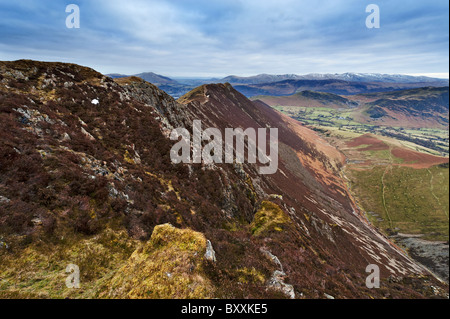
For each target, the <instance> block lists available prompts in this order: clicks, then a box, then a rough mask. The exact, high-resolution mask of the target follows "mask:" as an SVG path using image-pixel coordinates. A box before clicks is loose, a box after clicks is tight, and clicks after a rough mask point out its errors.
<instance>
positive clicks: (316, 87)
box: [108, 72, 449, 98]
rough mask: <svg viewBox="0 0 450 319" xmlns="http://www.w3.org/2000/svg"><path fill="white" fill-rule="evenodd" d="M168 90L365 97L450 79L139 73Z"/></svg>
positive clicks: (439, 84) (175, 93) (178, 93)
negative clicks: (216, 88)
mask: <svg viewBox="0 0 450 319" xmlns="http://www.w3.org/2000/svg"><path fill="white" fill-rule="evenodd" d="M108 76H110V77H112V78H121V77H127V75H125V74H109V75H108ZM134 76H137V77H140V78H142V79H143V80H145V81H147V82H150V83H152V84H154V85H156V86H158V87H159V88H160V89H162V90H164V91H166V92H167V93H169V94H170V95H172V96H173V97H175V98H179V97H180V96H182V95H184V94H186V93H187V92H189V91H191V90H193V89H194V88H195V87H197V86H198V85H202V84H209V83H230V84H231V85H233V87H235V88H236V89H237V90H238V91H239V92H241V93H242V94H244V95H245V96H247V97H253V96H256V95H274V96H282V95H291V94H294V93H297V92H301V91H305V90H310V91H317V92H327V93H334V94H345V95H348V94H363V93H374V92H386V91H394V90H404V89H412V88H419V87H426V86H428V87H430V86H432V87H442V86H448V85H449V80H447V79H438V78H431V77H426V76H410V75H400V74H377V73H342V74H317V73H312V74H306V75H296V74H284V75H270V74H259V75H255V76H249V77H240V76H235V75H230V76H227V77H225V78H222V79H218V78H210V79H178V80H174V79H171V78H168V77H165V76H162V75H158V74H155V73H153V72H145V73H140V74H136V75H134Z"/></svg>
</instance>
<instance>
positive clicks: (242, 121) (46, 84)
mask: <svg viewBox="0 0 450 319" xmlns="http://www.w3.org/2000/svg"><path fill="white" fill-rule="evenodd" d="M194 120H201V121H202V123H203V124H204V125H205V127H214V128H217V129H219V130H220V131H221V132H222V133H224V132H225V129H226V128H242V129H247V128H254V129H257V128H278V130H279V142H278V148H279V165H278V170H277V172H276V173H275V174H270V175H261V174H259V170H258V168H259V166H258V164H251V163H247V162H245V163H243V164H241V163H233V164H226V163H225V164H173V163H172V162H171V159H170V150H171V147H172V145H173V144H174V141H172V140H171V139H170V132H171V131H172V129H174V128H179V127H182V128H186V129H188V130H189V131H192V125H193V121H194ZM344 161H345V159H344V157H343V155H342V154H341V153H340V152H339V151H337V150H336V149H335V148H334V147H333V146H331V145H330V144H328V143H327V142H326V141H324V140H323V139H321V138H320V137H319V136H318V135H317V133H316V132H314V131H312V130H310V129H308V128H306V127H305V126H303V125H302V124H301V123H299V122H297V121H295V120H293V119H291V118H289V117H287V116H285V115H283V114H281V113H279V112H277V111H275V110H274V109H272V108H270V107H269V106H268V105H267V104H265V103H264V102H262V101H258V100H257V101H250V100H249V99H247V98H246V97H245V96H244V95H242V94H241V93H239V92H238V91H236V90H235V89H234V88H233V87H232V86H231V85H229V84H210V85H203V86H200V87H198V88H196V89H194V90H193V91H191V92H189V93H187V94H186V95H184V96H182V97H181V98H179V99H178V100H175V99H173V98H172V97H171V96H169V95H168V94H166V93H165V92H163V91H161V90H160V89H158V88H157V87H156V86H154V85H153V84H150V83H148V82H146V81H144V80H142V79H140V78H138V77H124V78H118V79H112V78H110V77H107V76H104V75H102V74H100V73H98V72H96V71H94V70H92V69H89V68H86V67H82V66H78V65H74V64H64V63H44V62H36V61H30V60H20V61H15V62H0V296H1V297H4V298H323V299H326V298H329V299H331V298H430V297H448V285H446V284H445V283H442V282H441V281H440V280H438V279H437V278H436V277H435V276H434V275H433V274H432V273H430V272H429V271H428V270H426V269H425V268H423V267H422V266H420V265H419V264H417V263H416V262H415V261H413V260H412V259H410V258H409V257H408V256H407V255H406V254H405V253H404V252H403V251H402V250H401V249H400V248H399V247H397V246H396V245H394V244H393V243H392V242H391V241H390V240H389V239H388V238H387V237H385V236H384V235H382V234H381V233H380V232H378V231H377V230H376V229H374V228H373V227H372V225H371V224H370V223H368V221H367V220H366V218H365V217H364V214H363V213H362V212H361V211H360V209H359V207H358V206H357V205H356V203H355V200H354V199H353V197H352V195H351V194H350V192H349V189H348V185H347V182H346V180H345V179H344V178H343V177H342V174H341V168H342V165H343V164H344ZM68 265H76V266H78V268H79V272H80V273H79V275H80V276H79V282H80V288H79V289H69V288H67V286H66V277H67V276H68V274H67V273H66V267H67V266H68ZM369 265H377V266H378V267H379V269H380V288H377V289H371V288H370V287H368V286H367V285H366V279H367V277H368V276H369V275H370V273H368V272H366V269H367V267H368V266H369Z"/></svg>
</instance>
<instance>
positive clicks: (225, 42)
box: [0, 0, 449, 78]
mask: <svg viewBox="0 0 450 319" xmlns="http://www.w3.org/2000/svg"><path fill="white" fill-rule="evenodd" d="M69 4H76V5H78V6H79V8H80V28H71V29H69V28H67V27H66V18H67V16H68V15H69V14H70V13H66V6H67V5H69ZM369 4H376V5H378V7H379V9H380V28H371V29H369V28H367V27H366V18H367V16H369V14H370V13H366V7H367V6H368V5H369ZM18 59H33V60H41V61H61V62H71V63H77V64H81V65H85V66H89V67H92V68H94V69H96V70H97V71H99V72H102V73H104V74H107V73H123V74H136V73H141V72H150V71H151V72H155V73H158V74H162V75H165V76H171V77H223V76H227V75H240V76H250V75H256V74H261V73H268V74H308V73H345V72H359V73H388V74H394V73H395V74H412V75H428V76H434V77H441V78H448V76H449V75H448V70H449V1H448V0H427V1H423V0H314V1H311V0H150V1H149V0H126V1H125V0H90V1H88V0H79V1H76V0H68V1H62V0H45V1H37V0H20V1H17V0H16V1H11V0H0V60H8V61H10V60H18Z"/></svg>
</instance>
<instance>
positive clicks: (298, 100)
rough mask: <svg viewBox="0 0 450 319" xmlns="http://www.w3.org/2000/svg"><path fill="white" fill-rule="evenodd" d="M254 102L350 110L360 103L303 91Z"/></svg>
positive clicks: (338, 96) (333, 95)
mask: <svg viewBox="0 0 450 319" xmlns="http://www.w3.org/2000/svg"><path fill="white" fill-rule="evenodd" d="M253 100H260V101H262V102H264V103H266V104H268V105H271V106H278V105H280V106H307V107H331V108H348V107H357V106H358V102H355V101H352V100H349V99H347V98H345V97H342V96H340V95H337V94H332V93H322V92H314V91H302V92H299V93H295V94H293V95H290V96H255V97H254V98H253Z"/></svg>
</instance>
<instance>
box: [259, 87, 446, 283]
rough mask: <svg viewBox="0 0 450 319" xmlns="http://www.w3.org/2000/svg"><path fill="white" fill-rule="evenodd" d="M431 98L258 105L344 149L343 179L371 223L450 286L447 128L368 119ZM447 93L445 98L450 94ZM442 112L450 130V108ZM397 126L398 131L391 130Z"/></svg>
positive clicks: (409, 119)
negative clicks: (379, 103)
mask: <svg viewBox="0 0 450 319" xmlns="http://www.w3.org/2000/svg"><path fill="white" fill-rule="evenodd" d="M439 90H441V89H439ZM427 91H428V89H419V90H416V91H413V92H411V91H407V92H404V93H406V94H402V91H399V92H396V93H395V94H394V93H388V94H384V93H377V94H367V95H361V96H352V97H349V96H333V95H329V94H322V93H317V92H314V94H311V93H310V92H301V93H297V94H295V95H293V96H288V97H273V96H257V97H254V99H255V100H261V101H264V102H266V103H268V104H270V105H271V106H272V107H273V108H274V109H276V110H278V111H280V112H282V113H284V114H286V115H288V116H290V117H292V118H294V119H296V120H298V121H300V122H302V123H305V124H306V125H307V126H308V127H310V128H311V129H313V130H315V131H316V132H318V133H319V134H320V135H321V136H322V137H323V138H324V139H326V140H327V141H328V142H329V143H330V144H332V145H333V146H335V147H336V148H337V149H339V150H340V151H341V152H342V153H343V154H344V155H345V157H346V165H345V166H344V168H343V170H342V173H343V175H344V176H345V179H346V180H347V182H348V187H349V189H350V190H351V192H352V194H353V195H354V196H355V198H356V200H357V204H358V206H359V207H361V209H362V210H363V211H364V212H365V214H366V217H367V219H368V221H369V222H370V223H371V224H373V225H374V226H376V227H377V228H378V229H380V230H382V231H383V233H385V234H386V236H389V237H390V238H391V239H392V240H394V241H395V242H397V243H398V244H399V245H400V246H402V247H404V249H406V250H407V251H408V252H409V253H410V254H411V256H413V257H414V258H415V259H416V260H418V261H420V262H421V263H423V264H424V265H426V266H427V267H429V269H433V271H435V272H436V273H437V274H439V276H440V277H441V278H443V279H444V280H446V281H447V282H448V277H449V275H448V257H445V256H448V240H449V216H448V212H449V201H448V192H449V186H448V185H449V168H448V162H449V159H448V151H449V142H448V141H449V140H448V127H445V126H441V125H440V124H439V123H434V125H432V124H430V123H429V122H428V123H427V119H426V118H425V119H423V125H422V126H418V125H415V123H417V122H419V121H420V116H421V115H420V114H417V113H416V114H407V115H406V116H405V113H406V112H409V111H410V110H406V112H404V111H403V110H402V111H401V112H399V113H397V115H398V114H400V116H397V118H400V119H401V120H399V119H397V118H395V117H394V116H396V114H395V113H394V112H391V113H390V116H389V118H388V119H387V120H386V121H383V119H382V118H383V116H380V117H379V118H378V117H375V118H373V117H372V116H371V114H370V113H368V112H367V110H368V109H369V107H370V105H369V103H371V102H373V101H374V100H379V99H378V98H380V96H384V97H386V96H392V95H396V99H403V101H405V100H408V98H409V97H410V95H412V93H414V94H416V96H415V97H414V99H415V100H416V101H417V100H420V99H424V95H423V94H424V92H426V94H425V95H427V94H429V91H428V92H427ZM443 91H444V92H445V94H446V95H444V98H445V97H446V96H447V94H448V93H447V92H448V88H447V90H443ZM375 95H377V96H376V97H375ZM368 97H371V98H370V102H369V101H368V100H367V98H368ZM350 102H355V103H350ZM283 104H284V105H283ZM430 104H431V103H430ZM431 105H432V104H431ZM385 106H387V109H389V107H390V106H391V105H389V104H386V105H385ZM435 110H440V111H438V113H439V115H440V116H442V117H443V118H444V123H446V122H447V121H448V100H445V99H443V103H442V104H440V105H438V106H436V108H434V111H435ZM397 112H398V110H397ZM425 117H427V115H425ZM383 122H385V123H383ZM392 122H397V126H389V123H392Z"/></svg>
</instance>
